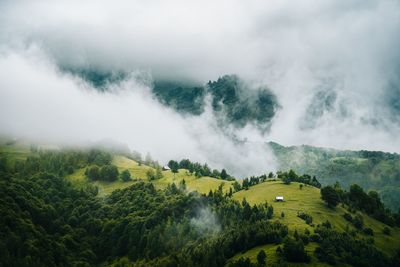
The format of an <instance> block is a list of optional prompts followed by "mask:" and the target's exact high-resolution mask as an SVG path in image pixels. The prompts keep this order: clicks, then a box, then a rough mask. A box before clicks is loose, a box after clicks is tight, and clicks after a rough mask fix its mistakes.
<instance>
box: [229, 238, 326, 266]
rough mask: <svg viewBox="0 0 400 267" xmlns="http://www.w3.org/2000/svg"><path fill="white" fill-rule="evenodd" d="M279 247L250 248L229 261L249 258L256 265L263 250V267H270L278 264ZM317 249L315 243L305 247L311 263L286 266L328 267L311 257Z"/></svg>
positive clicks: (269, 245) (272, 245)
mask: <svg viewBox="0 0 400 267" xmlns="http://www.w3.org/2000/svg"><path fill="white" fill-rule="evenodd" d="M278 246H279V245H274V244H268V245H263V246H258V247H255V248H252V249H250V250H248V251H245V252H243V253H239V254H236V255H235V256H234V257H232V258H231V259H230V260H229V261H228V263H229V262H231V261H234V260H238V259H240V258H241V257H244V258H249V259H250V261H251V262H253V263H257V254H258V253H259V252H260V250H264V251H265V253H266V254H267V258H266V264H265V266H271V265H273V264H276V263H278V261H279V257H278V255H277V254H276V249H277V248H278ZM316 248H317V244H316V243H313V242H311V243H309V244H308V245H307V246H305V250H306V251H307V252H308V254H309V255H310V256H311V262H310V263H295V264H294V263H292V264H290V263H289V265H288V266H330V265H328V264H325V263H322V262H319V261H318V259H317V258H316V257H315V256H314V255H313V253H314V250H315V249H316Z"/></svg>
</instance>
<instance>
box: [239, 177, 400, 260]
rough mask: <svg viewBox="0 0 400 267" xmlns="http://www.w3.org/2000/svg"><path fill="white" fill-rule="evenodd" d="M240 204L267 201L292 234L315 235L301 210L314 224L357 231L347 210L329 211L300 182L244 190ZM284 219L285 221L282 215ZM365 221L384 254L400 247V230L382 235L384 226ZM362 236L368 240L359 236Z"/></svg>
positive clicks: (313, 190) (313, 191)
mask: <svg viewBox="0 0 400 267" xmlns="http://www.w3.org/2000/svg"><path fill="white" fill-rule="evenodd" d="M276 196H283V197H284V199H285V201H284V202H274V199H275V197H276ZM233 197H234V198H235V199H237V200H239V201H241V200H243V198H246V200H247V201H248V202H249V203H250V204H258V203H264V202H266V201H267V202H268V203H270V204H272V205H273V207H274V216H273V219H277V220H280V221H281V222H282V223H285V224H286V225H288V227H289V229H290V232H293V231H294V230H295V229H297V230H298V231H301V232H303V231H304V229H305V228H307V229H308V230H310V231H311V233H312V232H313V229H314V227H311V226H310V225H308V224H306V223H305V221H304V220H302V219H300V218H298V217H297V212H299V211H302V212H305V213H307V214H309V215H311V216H312V217H313V224H315V225H317V224H321V223H323V222H325V221H327V220H328V221H329V222H330V223H331V224H332V226H333V227H334V228H335V229H336V230H338V231H344V230H345V229H346V227H349V228H350V229H355V228H354V227H353V225H351V224H350V223H349V222H348V221H346V220H345V219H344V218H343V214H344V213H345V212H347V211H346V209H344V208H343V207H341V206H337V207H336V208H333V209H332V208H329V207H328V206H327V205H326V204H325V203H324V202H323V201H322V199H321V196H320V190H319V189H318V188H315V187H312V186H306V185H304V186H303V188H302V189H300V188H299V183H295V182H293V183H291V184H289V185H286V184H284V183H282V182H281V181H271V182H265V183H261V184H258V185H255V186H252V187H250V188H249V190H242V191H239V192H237V193H235V194H234V195H233ZM282 212H283V213H284V214H285V216H284V217H283V218H282V217H281V213H282ZM362 216H363V218H364V227H370V228H372V229H373V231H374V240H375V244H376V246H377V247H378V248H379V249H381V250H382V251H383V252H386V253H389V254H392V253H394V252H395V250H396V249H397V248H399V247H400V241H399V240H400V230H399V229H398V228H392V234H391V235H390V236H387V235H385V234H383V233H382V231H383V228H384V227H385V224H383V223H381V222H379V221H377V220H375V219H373V218H371V217H369V216H368V215H366V214H364V213H362ZM359 236H360V237H367V236H365V235H364V234H362V233H359Z"/></svg>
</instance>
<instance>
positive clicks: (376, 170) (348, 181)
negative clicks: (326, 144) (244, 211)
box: [269, 142, 400, 212]
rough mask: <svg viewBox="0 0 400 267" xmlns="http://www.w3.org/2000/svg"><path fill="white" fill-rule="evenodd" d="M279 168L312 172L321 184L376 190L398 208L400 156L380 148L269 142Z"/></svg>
mask: <svg viewBox="0 0 400 267" xmlns="http://www.w3.org/2000/svg"><path fill="white" fill-rule="evenodd" d="M269 145H270V147H271V148H272V149H273V151H274V154H275V156H276V158H277V161H278V164H279V169H281V170H289V169H293V170H295V171H296V172H298V173H307V174H309V175H315V176H317V177H318V180H319V181H320V182H321V183H322V185H329V184H334V183H335V182H339V183H340V184H341V185H342V186H343V187H344V188H349V187H350V186H351V185H352V184H358V185H360V186H362V187H363V188H364V189H365V190H366V191H369V190H375V191H378V192H379V194H380V195H381V198H382V200H383V202H384V203H385V205H386V206H387V207H389V208H390V209H392V210H393V211H395V212H397V211H398V209H399V207H400V155H399V154H395V153H385V152H380V151H364V150H361V151H351V150H335V149H327V148H319V147H312V146H306V145H303V146H290V147H285V146H281V145H279V144H277V143H273V142H269Z"/></svg>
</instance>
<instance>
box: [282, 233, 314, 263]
mask: <svg viewBox="0 0 400 267" xmlns="http://www.w3.org/2000/svg"><path fill="white" fill-rule="evenodd" d="M283 256H284V257H285V258H286V260H287V261H290V262H310V256H309V255H308V254H307V252H306V251H305V250H304V244H303V242H302V241H296V240H294V239H292V238H287V239H286V240H285V242H284V244H283Z"/></svg>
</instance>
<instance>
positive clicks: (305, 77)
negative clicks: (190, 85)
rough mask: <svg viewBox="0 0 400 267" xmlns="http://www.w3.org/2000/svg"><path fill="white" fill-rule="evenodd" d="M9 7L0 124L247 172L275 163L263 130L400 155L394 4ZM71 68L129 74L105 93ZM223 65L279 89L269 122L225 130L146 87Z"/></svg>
mask: <svg viewBox="0 0 400 267" xmlns="http://www.w3.org/2000/svg"><path fill="white" fill-rule="evenodd" d="M0 11H1V12H0V133H3V134H9V135H14V136H20V137H26V138H34V139H40V140H43V141H49V142H50V141H51V142H64V143H65V142H67V143H74V144H83V143H87V142H96V141H99V140H114V141H115V142H118V143H123V144H127V145H128V146H129V148H131V149H135V150H138V151H140V152H142V153H143V154H145V153H147V152H149V153H151V155H152V156H153V157H154V158H156V159H158V160H160V161H161V162H166V161H168V160H169V159H181V158H190V159H193V160H198V161H201V162H207V163H208V164H209V165H211V166H212V167H216V168H222V167H225V168H227V169H228V170H231V172H233V173H234V174H235V175H238V176H244V175H249V174H258V173H262V172H265V171H267V170H275V169H276V168H277V166H276V162H275V159H274V155H273V154H272V152H271V151H270V149H269V148H268V146H265V145H264V142H266V141H275V142H278V143H281V144H283V145H301V144H309V145H315V146H322V147H333V148H338V149H369V150H383V151H389V152H400V136H399V134H398V133H399V132H400V49H399V47H400V3H399V2H398V1H391V0H387V1H368V0H366V1H356V0H350V1H333V0H332V1H330V0H327V1H274V0H271V1H237V0H231V1H196V2H194V1H176V0H173V1H159V0H150V1H124V0H117V1H90V0H89V1H50V0H39V1H7V0H5V1H1V2H0ZM65 67H67V68H86V69H96V70H101V71H107V72H121V71H122V72H124V73H129V75H128V76H127V77H126V79H125V80H124V81H122V82H121V83H117V84H110V85H108V88H107V89H108V90H107V91H106V92H103V93H101V92H98V91H97V90H96V89H95V88H93V87H92V86H91V85H90V84H88V83H87V82H85V81H84V80H82V79H81V78H80V77H77V76H74V75H72V74H71V73H66V72H63V71H62V69H63V68H65ZM225 74H237V75H239V76H240V77H241V78H243V79H244V80H245V81H247V82H248V83H249V84H254V83H255V84H262V85H265V86H267V87H268V88H269V89H270V90H271V91H272V92H273V93H274V94H275V95H276V96H277V100H278V102H279V105H280V109H279V110H278V111H277V114H276V115H275V117H274V118H273V121H272V122H271V127H270V131H268V132H265V133H264V132H260V131H258V130H257V129H256V127H253V126H252V125H248V126H247V127H244V128H241V129H238V128H234V127H229V126H227V128H228V129H225V130H224V131H223V132H222V131H220V130H219V129H218V127H217V126H216V119H215V116H214V114H213V112H212V109H211V108H210V107H209V104H208V106H206V111H205V112H204V113H203V114H201V115H200V116H182V115H180V114H178V113H176V112H175V111H173V110H171V109H169V108H167V107H164V106H162V105H161V104H160V103H159V102H157V101H156V100H154V97H153V96H152V94H151V85H152V81H154V80H156V79H165V78H168V79H172V80H193V81H196V82H198V83H203V84H205V83H206V82H208V81H209V80H216V79H217V78H218V77H220V76H222V75H225ZM249 90H251V87H250V89H249ZM227 132H232V133H234V134H235V135H236V136H238V137H240V138H242V139H243V140H247V142H246V143H240V144H238V143H236V142H234V141H233V140H232V139H231V138H230V136H231V135H227V134H226V133H227Z"/></svg>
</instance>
